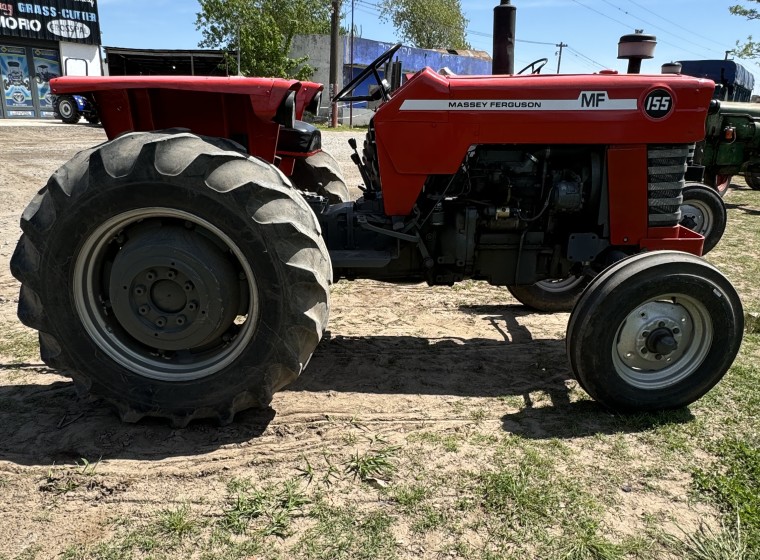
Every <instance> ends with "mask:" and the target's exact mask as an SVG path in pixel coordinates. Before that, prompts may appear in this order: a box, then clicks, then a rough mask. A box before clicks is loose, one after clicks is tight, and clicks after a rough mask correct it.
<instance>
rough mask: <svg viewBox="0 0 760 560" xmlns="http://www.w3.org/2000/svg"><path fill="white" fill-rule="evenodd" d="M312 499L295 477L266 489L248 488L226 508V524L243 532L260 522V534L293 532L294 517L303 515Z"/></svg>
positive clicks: (282, 536) (236, 531)
mask: <svg viewBox="0 0 760 560" xmlns="http://www.w3.org/2000/svg"><path fill="white" fill-rule="evenodd" d="M308 503H309V499H308V498H307V497H306V495H305V494H304V493H303V491H302V490H301V488H300V485H299V483H298V481H295V480H288V481H286V482H284V483H282V484H276V485H274V486H270V487H267V488H264V489H263V490H255V489H254V490H251V491H246V492H243V493H240V494H238V495H237V496H236V497H235V499H234V502H233V503H232V504H231V506H230V507H229V508H228V509H226V510H225V511H224V516H223V518H222V527H223V528H224V529H226V530H229V531H231V532H233V533H235V534H243V533H246V532H247V531H248V529H249V526H250V525H251V524H252V523H253V522H257V525H256V532H257V533H258V534H260V535H263V536H270V535H272V536H276V537H281V538H284V537H286V536H288V534H289V532H290V531H289V527H290V520H291V518H293V517H295V516H297V515H301V513H302V509H303V507H304V506H305V505H307V504H308Z"/></svg>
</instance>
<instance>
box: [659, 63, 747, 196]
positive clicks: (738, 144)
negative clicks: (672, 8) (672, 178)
mask: <svg viewBox="0 0 760 560" xmlns="http://www.w3.org/2000/svg"><path fill="white" fill-rule="evenodd" d="M662 71H663V73H670V72H676V73H681V74H686V75H688V76H695V77H698V78H709V79H711V80H713V81H714V82H715V84H716V86H715V95H714V99H715V101H714V102H713V105H712V106H711V108H710V114H709V115H708V117H707V121H706V123H705V139H704V140H703V141H702V142H699V143H698V144H697V146H696V151H695V154H694V167H693V170H694V171H695V172H697V173H698V174H701V173H702V172H703V171H704V179H700V178H697V177H694V178H693V179H692V180H695V181H700V180H703V181H704V183H706V184H707V185H709V186H711V187H713V188H714V189H715V190H717V191H718V193H719V194H720V195H721V196H724V195H725V194H726V192H727V191H728V188H729V186H730V185H731V179H732V177H733V176H734V175H737V174H739V173H744V176H745V179H746V181H747V184H748V185H749V186H750V187H751V188H753V189H756V190H760V104H759V103H750V102H749V101H750V99H751V96H752V88H753V87H754V83H755V78H754V76H753V75H752V74H751V73H750V72H749V71H748V70H747V69H746V68H744V67H743V66H742V65H741V64H738V63H736V62H734V61H733V60H683V61H679V62H676V63H671V64H666V65H664V66H663V68H662Z"/></svg>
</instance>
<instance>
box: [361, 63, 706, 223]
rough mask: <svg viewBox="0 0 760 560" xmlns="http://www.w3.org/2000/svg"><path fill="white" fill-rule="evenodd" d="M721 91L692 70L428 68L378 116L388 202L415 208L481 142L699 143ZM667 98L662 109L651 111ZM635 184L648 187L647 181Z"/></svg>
mask: <svg viewBox="0 0 760 560" xmlns="http://www.w3.org/2000/svg"><path fill="white" fill-rule="evenodd" d="M713 89H714V88H713V83H712V82H711V81H709V80H702V79H697V78H691V77H686V76H672V75H657V76H642V75H628V74H626V75H610V74H596V75H591V76H586V75H583V76H564V75H563V76H540V75H534V76H474V77H472V76H471V77H444V76H440V75H438V74H436V73H434V72H433V71H432V70H430V69H429V68H427V69H425V70H422V71H420V72H418V73H417V74H416V75H415V76H414V77H413V78H412V79H411V80H409V81H408V82H407V83H406V84H405V85H404V86H403V87H402V88H401V89H399V90H398V91H397V93H396V94H395V95H394V97H393V99H391V101H389V102H388V103H386V104H385V105H383V106H382V107H381V108H380V109H379V110H378V112H377V114H376V116H375V126H376V129H377V144H378V159H379V166H380V175H381V177H382V182H383V198H384V202H385V210H386V212H387V213H388V214H390V215H401V216H404V215H408V214H409V212H411V210H412V207H413V206H414V203H415V201H416V200H417V198H418V196H419V194H420V192H421V190H422V187H423V183H424V178H425V177H426V176H427V175H433V174H452V173H454V172H455V171H456V170H457V168H458V167H459V165H460V164H461V162H462V161H463V160H464V157H465V155H466V153H467V150H468V149H469V147H470V146H472V145H482V144H546V143H549V144H568V145H570V144H573V145H578V144H597V145H599V144H604V145H614V144H628V145H631V144H642V145H645V144H650V143H662V144H687V143H691V142H695V141H697V140H700V139H701V138H702V137H703V136H704V123H705V118H706V116H707V108H708V104H709V101H710V99H711V96H712V92H713ZM652 98H654V101H652V100H651V99H652ZM666 104H667V111H661V112H660V113H662V114H661V115H660V114H658V112H657V111H656V110H655V111H652V110H651V109H652V108H653V107H654V108H655V109H656V108H659V107H660V106H665V105H666ZM647 109H650V111H649V112H650V113H651V114H653V115H654V116H650V114H647ZM626 188H641V189H642V190H643V191H646V182H644V183H643V184H641V185H638V184H636V185H634V184H631V183H629V184H628V186H627V187H626Z"/></svg>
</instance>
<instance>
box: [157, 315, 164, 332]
mask: <svg viewBox="0 0 760 560" xmlns="http://www.w3.org/2000/svg"><path fill="white" fill-rule="evenodd" d="M156 326H157V327H158V328H160V329H161V328H164V327H165V326H166V317H159V318H158V319H156Z"/></svg>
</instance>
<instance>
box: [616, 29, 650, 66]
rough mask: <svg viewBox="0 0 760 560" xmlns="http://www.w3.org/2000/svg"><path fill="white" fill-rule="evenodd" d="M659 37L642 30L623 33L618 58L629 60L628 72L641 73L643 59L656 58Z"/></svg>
mask: <svg viewBox="0 0 760 560" xmlns="http://www.w3.org/2000/svg"><path fill="white" fill-rule="evenodd" d="M656 46H657V37H655V36H654V35H646V34H644V33H643V32H642V31H640V30H638V29H637V30H636V33H632V34H631V35H623V36H622V37H620V42H619V43H618V59H622V60H628V73H629V74H639V73H641V61H642V60H644V59H645V58H654V48H655V47H656Z"/></svg>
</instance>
